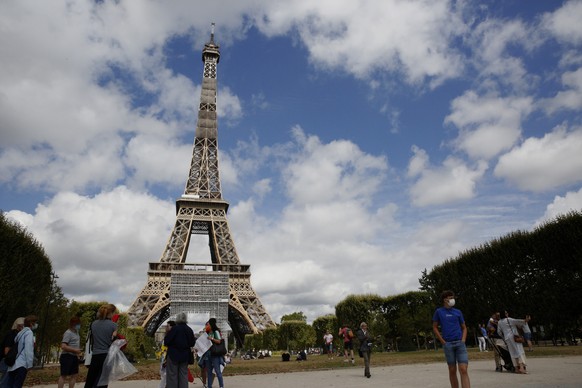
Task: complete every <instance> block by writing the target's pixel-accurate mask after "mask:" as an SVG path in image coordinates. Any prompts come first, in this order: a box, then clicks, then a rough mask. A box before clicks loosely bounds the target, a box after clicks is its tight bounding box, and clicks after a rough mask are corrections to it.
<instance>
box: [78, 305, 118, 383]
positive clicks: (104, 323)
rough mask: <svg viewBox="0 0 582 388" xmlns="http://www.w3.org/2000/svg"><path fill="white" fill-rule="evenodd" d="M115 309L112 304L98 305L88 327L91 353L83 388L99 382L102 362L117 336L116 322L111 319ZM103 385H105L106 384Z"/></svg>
mask: <svg viewBox="0 0 582 388" xmlns="http://www.w3.org/2000/svg"><path fill="white" fill-rule="evenodd" d="M115 310H117V308H116V307H115V306H114V305H112V304H104V305H103V306H101V307H99V311H97V319H95V320H94V321H93V322H92V323H91V325H90V327H89V330H90V335H91V339H90V343H91V344H92V355H91V364H90V365H89V370H88V371H87V378H86V380H85V388H94V387H97V386H98V384H99V379H100V378H101V373H102V372H103V363H104V362H105V358H107V353H108V352H109V348H110V347H111V344H112V343H113V340H114V339H115V337H116V336H117V323H115V322H113V321H112V320H111V318H112V317H113V314H114V313H115ZM103 387H107V385H104V386H103Z"/></svg>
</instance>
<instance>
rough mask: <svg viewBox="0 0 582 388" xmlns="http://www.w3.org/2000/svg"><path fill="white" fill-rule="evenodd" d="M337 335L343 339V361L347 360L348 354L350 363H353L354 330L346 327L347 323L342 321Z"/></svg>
mask: <svg viewBox="0 0 582 388" xmlns="http://www.w3.org/2000/svg"><path fill="white" fill-rule="evenodd" d="M338 335H339V336H340V338H343V340H344V362H349V359H348V356H349V355H351V357H352V358H351V361H352V364H355V363H356V361H355V360H354V332H353V331H352V329H350V328H349V327H348V324H347V323H344V324H343V326H342V327H341V328H340V330H339V332H338Z"/></svg>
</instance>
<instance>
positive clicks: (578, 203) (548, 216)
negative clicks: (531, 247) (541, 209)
mask: <svg viewBox="0 0 582 388" xmlns="http://www.w3.org/2000/svg"><path fill="white" fill-rule="evenodd" d="M572 210H577V211H582V188H581V189H580V190H578V191H569V192H567V193H566V195H564V196H560V195H557V196H556V197H555V198H554V200H553V201H552V203H550V204H549V205H548V206H547V207H546V212H545V213H544V215H543V216H542V217H541V218H540V219H539V220H538V221H537V222H536V225H541V224H543V223H544V222H545V221H549V220H553V219H555V218H556V217H557V216H559V215H564V214H568V213H570V212H571V211H572Z"/></svg>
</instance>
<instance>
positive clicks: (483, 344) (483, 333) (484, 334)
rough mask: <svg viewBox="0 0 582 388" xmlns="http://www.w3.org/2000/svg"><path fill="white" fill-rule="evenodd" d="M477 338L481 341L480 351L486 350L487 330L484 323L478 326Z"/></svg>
mask: <svg viewBox="0 0 582 388" xmlns="http://www.w3.org/2000/svg"><path fill="white" fill-rule="evenodd" d="M477 330H478V331H477V340H478V341H479V351H480V352H486V351H487V330H485V328H484V327H483V324H482V323H480V324H479V327H478V328H477Z"/></svg>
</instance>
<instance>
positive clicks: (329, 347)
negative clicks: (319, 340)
mask: <svg viewBox="0 0 582 388" xmlns="http://www.w3.org/2000/svg"><path fill="white" fill-rule="evenodd" d="M323 342H324V343H325V351H326V352H327V358H329V359H332V360H333V335H331V333H330V332H329V330H326V332H325V334H324V335H323Z"/></svg>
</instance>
